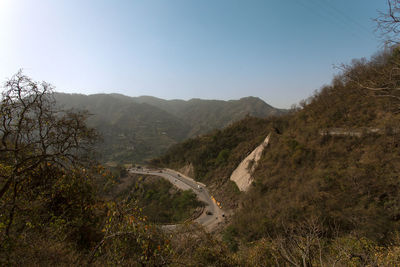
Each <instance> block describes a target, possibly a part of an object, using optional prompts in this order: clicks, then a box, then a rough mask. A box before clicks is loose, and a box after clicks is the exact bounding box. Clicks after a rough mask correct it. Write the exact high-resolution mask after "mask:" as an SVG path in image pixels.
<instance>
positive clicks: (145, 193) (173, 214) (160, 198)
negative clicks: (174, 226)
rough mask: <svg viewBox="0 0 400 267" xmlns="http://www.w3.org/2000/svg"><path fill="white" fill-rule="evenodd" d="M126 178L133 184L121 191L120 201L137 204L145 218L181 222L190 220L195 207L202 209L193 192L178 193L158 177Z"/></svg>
mask: <svg viewBox="0 0 400 267" xmlns="http://www.w3.org/2000/svg"><path fill="white" fill-rule="evenodd" d="M126 178H127V179H129V180H130V185H127V188H125V189H124V190H121V192H119V194H118V195H119V196H118V198H127V199H128V200H130V201H137V203H138V206H140V207H141V208H142V209H143V215H145V216H146V217H147V218H148V220H149V221H151V222H153V223H157V224H164V223H167V224H169V223H182V222H184V221H187V220H190V218H191V217H192V216H193V215H194V212H195V211H196V208H200V207H202V203H201V202H199V201H198V200H197V197H196V194H195V193H194V192H193V191H192V190H185V191H182V190H179V189H177V188H175V187H174V186H173V185H172V184H171V183H170V182H168V181H166V180H164V179H162V178H159V177H157V176H149V175H146V176H141V175H132V174H131V175H129V176H128V177H126ZM199 211H201V209H200V210H199Z"/></svg>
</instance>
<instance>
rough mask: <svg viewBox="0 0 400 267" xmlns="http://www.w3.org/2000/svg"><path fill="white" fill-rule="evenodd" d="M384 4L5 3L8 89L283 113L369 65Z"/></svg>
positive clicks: (324, 0) (373, 0) (1, 32)
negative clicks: (343, 74) (357, 62)
mask: <svg viewBox="0 0 400 267" xmlns="http://www.w3.org/2000/svg"><path fill="white" fill-rule="evenodd" d="M385 9H386V0H286V1H283V0H140V1H139V0H125V1H124V0H107V1H106V0H0V81H1V82H2V83H3V82H4V81H5V80H6V79H7V78H9V77H11V76H12V75H13V74H15V73H16V72H17V71H18V69H20V68H23V69H24V70H25V73H26V74H28V75H29V76H31V77H32V78H33V79H35V80H45V81H48V82H50V83H52V84H53V85H54V86H56V89H57V91H62V92H79V93H84V94H93V93H112V92H118V93H122V94H126V95H130V96H139V95H152V96H156V97H161V98H166V99H173V98H180V99H190V98H195V97H196V98H204V99H237V98H240V97H244V96H249V95H252V96H258V97H260V98H262V99H263V100H265V101H266V102H267V103H269V104H272V105H273V106H276V107H281V108H284V107H290V105H291V104H293V103H297V102H299V101H300V100H301V99H304V98H307V97H308V96H310V95H311V94H312V93H313V91H314V90H315V89H318V88H320V87H321V86H322V85H323V84H327V83H330V81H331V79H332V77H333V74H334V73H335V72H336V70H335V69H334V68H333V65H338V64H340V63H348V62H350V60H351V59H352V58H360V57H370V56H371V55H372V54H374V53H375V52H376V51H378V50H379V48H380V46H381V43H380V41H379V39H378V38H377V37H376V36H375V34H374V28H375V24H374V22H373V21H372V18H375V17H376V16H377V10H382V11H384V10H385Z"/></svg>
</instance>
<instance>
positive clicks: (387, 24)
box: [375, 0, 400, 45]
mask: <svg viewBox="0 0 400 267" xmlns="http://www.w3.org/2000/svg"><path fill="white" fill-rule="evenodd" d="M387 4H388V10H387V11H385V12H382V11H380V12H379V16H378V17H377V18H376V19H375V22H376V24H377V28H376V30H377V31H378V32H379V33H380V35H381V37H382V38H383V40H384V41H385V43H386V44H389V45H393V44H394V45H398V44H400V39H399V33H400V28H399V26H400V1H399V0H387Z"/></svg>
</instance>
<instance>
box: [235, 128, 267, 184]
mask: <svg viewBox="0 0 400 267" xmlns="http://www.w3.org/2000/svg"><path fill="white" fill-rule="evenodd" d="M270 136H271V134H268V136H267V137H266V138H265V140H264V142H262V143H261V144H260V145H259V146H258V147H256V149H254V150H253V152H251V153H250V155H248V156H247V157H246V158H245V159H244V160H243V161H242V162H241V163H240V164H239V166H238V167H237V168H236V169H235V170H234V171H233V172H232V175H231V177H230V180H231V181H234V182H235V183H236V185H237V186H238V188H239V190H240V191H247V190H248V189H249V187H250V185H251V183H252V182H253V177H252V174H253V172H254V170H255V169H256V167H257V164H258V161H259V159H260V158H261V155H262V152H263V151H264V149H265V148H266V147H267V146H268V143H269V138H270Z"/></svg>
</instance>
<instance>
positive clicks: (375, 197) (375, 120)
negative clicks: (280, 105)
mask: <svg viewBox="0 0 400 267" xmlns="http://www.w3.org/2000/svg"><path fill="white" fill-rule="evenodd" d="M399 61H400V53H399V50H398V49H393V50H386V51H384V52H382V53H379V54H377V55H376V56H374V57H373V58H372V59H371V60H365V59H362V60H354V61H353V62H352V64H351V65H348V66H343V72H342V73H341V74H340V75H338V76H337V77H335V78H334V80H333V81H332V83H331V85H328V86H325V87H323V88H322V89H321V90H320V91H319V92H317V93H316V94H315V95H314V96H312V97H310V98H309V99H307V100H306V101H303V102H302V103H301V106H299V107H298V108H296V109H294V110H293V111H292V112H291V113H290V114H288V115H286V116H282V117H279V118H270V119H264V120H259V119H253V118H246V119H245V120H242V121H240V122H238V123H236V124H234V125H232V126H231V127H228V128H226V129H224V130H222V131H218V132H214V133H211V134H208V135H206V136H203V137H200V138H195V139H191V140H188V141H186V142H184V143H182V144H179V145H176V146H174V147H172V148H171V149H170V150H169V152H168V153H166V154H165V155H164V156H163V157H161V158H159V159H157V160H154V161H153V163H154V164H156V165H160V166H170V167H173V168H177V169H179V168H181V167H183V166H185V165H188V164H191V165H192V166H193V168H194V173H195V178H196V179H197V180H199V181H203V182H206V183H207V184H209V185H210V186H211V188H212V189H213V190H214V193H215V194H216V198H217V199H218V200H219V201H222V206H223V207H225V208H233V209H234V215H233V216H232V218H231V221H230V225H229V226H228V228H227V229H226V230H225V234H224V240H225V241H226V243H227V244H228V245H229V247H230V248H231V249H232V251H239V252H238V254H237V255H240V257H244V258H245V261H246V260H250V258H248V257H247V256H246V255H245V254H242V252H243V251H247V252H246V253H249V254H251V255H253V256H255V258H257V257H258V259H259V260H260V263H261V262H268V258H269V260H271V262H270V264H271V265H274V264H276V263H277V262H280V263H281V264H284V263H285V262H286V263H289V265H291V264H295V263H296V264H297V263H298V264H299V265H301V264H302V262H303V263H304V262H306V263H307V264H309V265H307V266H310V265H320V264H323V263H325V264H327V265H330V264H333V263H334V262H336V263H337V264H341V265H346V266H347V265H349V264H355V265H357V266H358V264H359V265H360V266H362V265H368V264H372V265H373V264H378V262H380V264H382V265H386V264H388V263H389V262H397V260H398V259H399V258H398V257H399V255H400V254H398V252H396V253H397V254H396V253H395V252H394V251H395V250H397V248H396V246H397V245H400V243H399V240H398V239H397V231H398V229H399V227H400V197H399V196H400V183H399V177H400V129H399V126H400V115H399V111H400V109H399V103H400V101H399V99H400V94H399V93H400V92H399V90H398V89H396V88H397V85H398V81H399V79H398V78H399V76H398V75H397V72H396V70H397V66H398V65H397V64H398V62H399ZM268 133H272V135H271V140H270V144H269V146H268V147H267V148H266V150H265V151H264V154H263V156H262V158H261V160H260V162H259V164H258V166H257V168H256V170H255V172H254V174H253V176H254V182H253V184H252V186H251V188H250V190H249V192H239V191H238V190H234V189H229V187H234V186H232V182H230V181H229V176H230V174H231V172H232V171H233V170H234V168H235V166H237V164H238V163H239V162H240V160H241V159H243V158H244V157H245V156H246V155H247V154H248V153H249V152H250V151H251V150H252V149H253V148H254V147H255V146H257V145H258V144H259V143H260V142H261V141H262V139H263V138H265V136H266V135H267V134H268ZM228 185H229V186H228ZM230 201H237V204H238V205H232V204H231V202H230ZM256 251H258V252H256ZM261 251H263V252H262V253H263V254H264V255H260V253H261ZM252 253H253V254H252ZM254 253H255V254H254ZM386 253H388V254H386ZM391 253H392V254H391ZM393 253H394V254H393ZM252 260H254V259H252ZM274 262H275V263H274ZM266 265H268V264H266ZM304 266H306V265H304Z"/></svg>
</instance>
